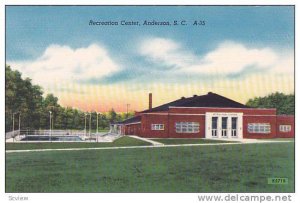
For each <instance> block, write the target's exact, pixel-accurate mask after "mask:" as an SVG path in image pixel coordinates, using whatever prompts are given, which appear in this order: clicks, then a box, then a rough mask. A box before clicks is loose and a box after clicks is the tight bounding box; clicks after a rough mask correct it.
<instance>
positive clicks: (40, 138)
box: [21, 135, 83, 141]
mask: <svg viewBox="0 0 300 203" xmlns="http://www.w3.org/2000/svg"><path fill="white" fill-rule="evenodd" d="M21 141H83V140H82V139H81V138H80V137H78V136H39V135H28V136H26V137H24V138H23V139H21Z"/></svg>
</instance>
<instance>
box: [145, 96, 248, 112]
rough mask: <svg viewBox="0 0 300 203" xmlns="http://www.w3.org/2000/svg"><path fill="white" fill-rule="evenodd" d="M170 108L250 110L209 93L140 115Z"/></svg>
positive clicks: (176, 101) (170, 103) (183, 99)
mask: <svg viewBox="0 0 300 203" xmlns="http://www.w3.org/2000/svg"><path fill="white" fill-rule="evenodd" d="M169 107H219V108H249V107H248V106H246V105H244V104H241V103H238V102H236V101H233V100H231V99H228V98H226V97H223V96H221V95H218V94H215V93H212V92H208V93H207V94H206V95H200V96H197V95H194V96H193V97H188V98H185V97H182V98H180V99H178V100H175V101H172V102H169V103H166V104H163V105H161V106H158V107H155V108H152V109H147V110H145V111H142V112H140V113H151V112H157V111H167V110H168V109H169Z"/></svg>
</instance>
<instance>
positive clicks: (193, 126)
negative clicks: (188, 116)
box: [175, 122, 199, 133]
mask: <svg viewBox="0 0 300 203" xmlns="http://www.w3.org/2000/svg"><path fill="white" fill-rule="evenodd" d="M175 129H176V132H177V133H198V132H199V123H197V122H176V123H175Z"/></svg>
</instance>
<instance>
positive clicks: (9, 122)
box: [5, 66, 134, 132]
mask: <svg viewBox="0 0 300 203" xmlns="http://www.w3.org/2000/svg"><path fill="white" fill-rule="evenodd" d="M5 77H6V80H5V131H6V132H8V131H12V130H13V123H14V129H15V130H17V129H18V128H19V126H18V125H19V118H20V121H21V122H20V129H21V130H25V129H26V130H27V129H29V130H33V129H49V128H50V111H51V121H52V126H51V127H52V129H54V130H55V129H77V130H83V129H84V128H85V126H86V128H87V129H89V125H90V120H91V128H92V129H94V130H95V129H96V127H97V112H95V111H93V112H84V111H81V110H78V109H74V108H71V107H62V106H61V105H59V103H58V98H57V97H55V96H54V95H53V94H47V95H46V96H45V97H43V90H42V88H41V87H40V86H39V85H34V84H32V81H31V79H30V78H25V79H22V74H21V73H20V72H19V71H17V70H12V69H11V67H10V66H5ZM133 115H134V113H133V112H129V113H128V114H127V113H116V112H115V111H114V109H111V110H110V111H109V112H103V113H100V114H98V129H99V130H101V129H106V130H107V129H109V124H110V123H111V122H117V121H122V120H125V119H127V118H129V117H132V116H133ZM13 120H14V122H13ZM85 124H86V125H85Z"/></svg>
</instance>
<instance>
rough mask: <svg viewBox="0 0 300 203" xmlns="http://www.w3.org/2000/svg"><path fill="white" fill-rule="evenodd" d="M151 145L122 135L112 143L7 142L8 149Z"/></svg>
mask: <svg viewBox="0 0 300 203" xmlns="http://www.w3.org/2000/svg"><path fill="white" fill-rule="evenodd" d="M141 145H151V144H150V143H149V142H144V141H142V140H138V139H135V138H131V137H127V136H125V137H121V138H119V139H117V140H115V141H114V142H112V143H109V142H107V143H105V142H104V143H103V142H102V143H100V142H99V143H95V142H94V143H93V142H91V143H88V142H52V143H51V142H44V143H42V142H39V143H26V142H25V143H6V144H5V147H6V150H24V149H64V148H94V147H121V146H141Z"/></svg>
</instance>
